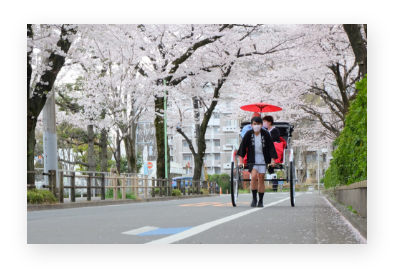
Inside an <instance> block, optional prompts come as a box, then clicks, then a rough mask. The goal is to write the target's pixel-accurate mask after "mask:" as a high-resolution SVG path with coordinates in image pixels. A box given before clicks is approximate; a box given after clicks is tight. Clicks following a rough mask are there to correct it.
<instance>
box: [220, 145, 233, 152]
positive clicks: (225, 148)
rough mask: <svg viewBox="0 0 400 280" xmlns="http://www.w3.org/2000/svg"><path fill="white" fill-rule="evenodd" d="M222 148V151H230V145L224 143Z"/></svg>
mask: <svg viewBox="0 0 400 280" xmlns="http://www.w3.org/2000/svg"><path fill="white" fill-rule="evenodd" d="M222 149H223V150H224V151H232V146H227V145H224V146H223V147H222Z"/></svg>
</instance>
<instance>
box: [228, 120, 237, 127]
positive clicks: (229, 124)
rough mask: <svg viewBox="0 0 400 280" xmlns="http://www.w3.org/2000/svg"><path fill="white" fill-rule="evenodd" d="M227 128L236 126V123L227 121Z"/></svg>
mask: <svg viewBox="0 0 400 280" xmlns="http://www.w3.org/2000/svg"><path fill="white" fill-rule="evenodd" d="M226 126H236V121H235V120H227V121H226Z"/></svg>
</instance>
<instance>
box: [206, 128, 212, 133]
mask: <svg viewBox="0 0 400 280" xmlns="http://www.w3.org/2000/svg"><path fill="white" fill-rule="evenodd" d="M206 133H207V134H210V133H211V127H209V126H207V129H206Z"/></svg>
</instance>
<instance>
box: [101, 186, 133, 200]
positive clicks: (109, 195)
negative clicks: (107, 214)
mask: <svg viewBox="0 0 400 280" xmlns="http://www.w3.org/2000/svg"><path fill="white" fill-rule="evenodd" d="M117 197H118V199H122V192H121V191H118V196H117ZM106 198H114V190H113V189H112V188H109V189H107V191H106ZM125 198H126V199H137V197H136V195H134V194H133V193H125Z"/></svg>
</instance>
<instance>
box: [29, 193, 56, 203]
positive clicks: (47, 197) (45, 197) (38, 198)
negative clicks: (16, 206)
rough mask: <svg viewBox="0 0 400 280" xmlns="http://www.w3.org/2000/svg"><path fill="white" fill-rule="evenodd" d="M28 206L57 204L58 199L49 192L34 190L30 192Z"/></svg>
mask: <svg viewBox="0 0 400 280" xmlns="http://www.w3.org/2000/svg"><path fill="white" fill-rule="evenodd" d="M27 202H28V204H42V203H56V202H57V199H56V198H55V197H54V195H53V194H52V193H51V192H50V191H47V190H38V189H32V190H29V191H28V201H27Z"/></svg>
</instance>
